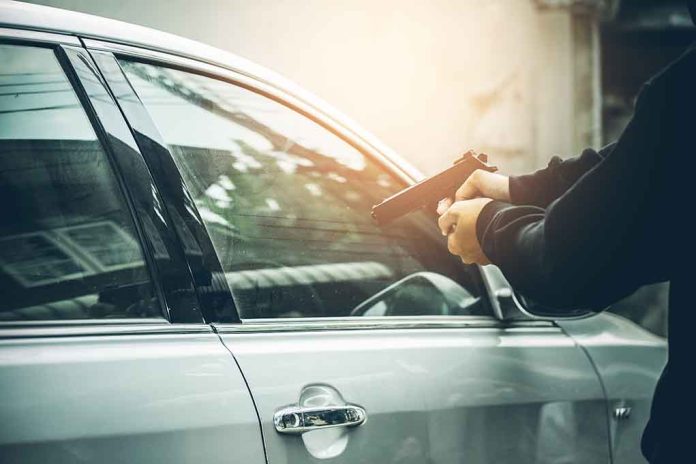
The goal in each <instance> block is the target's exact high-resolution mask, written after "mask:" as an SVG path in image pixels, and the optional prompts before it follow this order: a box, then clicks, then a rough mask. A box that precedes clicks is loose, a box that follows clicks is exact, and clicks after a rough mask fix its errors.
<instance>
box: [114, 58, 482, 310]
mask: <svg viewBox="0 0 696 464" xmlns="http://www.w3.org/2000/svg"><path fill="white" fill-rule="evenodd" d="M121 65H122V67H123V69H124V71H125V73H126V75H127V77H128V79H129V81H130V82H131V85H132V86H133V87H134V89H135V90H136V93H137V94H138V96H139V98H140V99H141V100H142V102H143V103H144V105H145V107H146V108H147V110H148V112H149V113H150V116H151V117H152V119H153V120H154V122H155V124H156V126H157V127H158V129H159V131H160V133H161V134H162V136H163V138H164V141H165V142H166V144H167V145H168V146H169V148H170V150H171V152H172V154H173V156H174V159H175V162H176V164H177V166H178V167H179V169H180V170H181V172H182V176H183V178H184V180H185V181H186V184H187V186H188V188H189V190H190V191H191V194H192V195H193V197H194V199H195V202H196V205H197V207H198V210H199V212H200V215H201V217H202V219H203V221H204V222H205V225H206V227H207V229H208V231H209V233H210V235H211V238H212V241H213V244H214V246H215V249H216V252H217V254H218V256H219V258H220V261H221V264H222V268H223V270H224V271H225V276H226V278H227V281H228V282H229V284H230V287H231V289H232V292H233V296H234V297H235V301H236V303H237V306H238V310H239V312H240V315H241V317H243V318H247V319H249V318H277V317H346V316H356V317H365V316H421V315H442V316H451V315H482V314H487V313H488V307H487V305H486V302H485V301H484V300H483V297H482V294H483V293H482V291H481V286H480V278H479V274H478V270H477V268H476V267H467V266H464V265H463V264H462V263H461V262H460V261H459V260H458V259H456V258H454V257H452V256H451V255H449V253H448V252H447V249H446V246H445V243H444V239H443V237H442V236H441V235H440V234H439V231H438V230H437V227H436V225H435V223H434V221H433V218H432V217H431V216H429V215H427V214H425V213H418V214H414V215H412V216H410V217H408V218H404V219H402V220H400V221H397V222H395V223H394V224H392V225H390V226H388V227H384V228H380V227H378V226H376V225H375V224H374V223H373V221H372V220H371V218H370V214H369V213H370V209H371V206H372V205H373V204H375V203H376V202H378V201H380V200H381V199H383V198H385V197H387V196H389V195H391V194H392V193H394V192H396V191H398V190H399V189H401V188H403V187H404V186H405V184H404V182H403V181H401V180H399V179H398V178H397V177H396V176H395V175H393V174H392V173H390V172H389V171H388V170H387V169H385V168H384V167H383V166H381V165H379V164H378V163H376V162H374V161H373V160H371V159H370V158H369V157H367V156H365V155H364V154H362V153H361V152H359V151H358V150H356V149H355V148H353V146H351V145H349V144H348V143H346V142H345V141H343V140H342V139H340V138H339V137H337V136H336V135H334V134H333V133H331V132H330V131H328V130H326V129H325V128H323V127H322V126H320V125H318V124H317V123H315V122H314V121H312V120H310V119H308V118H306V117H305V116H303V115H301V114H299V113H297V112H295V111H293V110H291V109H289V108H288V107H286V106H284V105H282V104H280V103H278V102H276V101H274V100H272V99H269V98H267V97H264V96H262V95H259V94H257V93H254V92H252V91H250V90H247V89H244V88H241V87H239V86H236V85H234V84H231V83H228V82H223V81H220V80H216V79H212V78H209V77H204V76H200V75H197V74H193V73H188V72H184V71H180V70H173V69H168V68H164V67H158V66H154V65H150V64H144V63H137V62H130V61H122V62H121Z"/></svg>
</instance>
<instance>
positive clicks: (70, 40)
mask: <svg viewBox="0 0 696 464" xmlns="http://www.w3.org/2000/svg"><path fill="white" fill-rule="evenodd" d="M0 44H7V45H16V46H25V47H35V48H43V49H47V50H50V51H51V52H53V54H54V56H55V58H56V61H57V63H58V65H59V67H60V69H61V71H62V72H63V75H64V77H65V78H66V79H67V81H68V83H69V85H70V86H71V88H72V90H73V91H74V93H75V96H76V98H77V99H78V101H79V104H80V105H81V107H82V109H83V111H84V112H85V116H86V118H87V120H88V121H89V124H90V126H91V127H92V130H93V131H94V133H95V138H96V140H97V141H98V142H99V144H100V146H101V148H102V150H103V152H104V156H105V157H106V159H107V162H108V164H109V167H110V169H111V172H112V174H113V175H114V178H115V181H116V184H117V189H118V191H119V194H120V195H121V201H123V203H124V205H125V209H124V213H125V214H126V215H128V217H129V218H130V220H131V221H132V224H133V227H134V229H135V233H136V236H135V239H136V240H137V241H138V245H139V247H140V250H141V252H142V254H143V260H144V262H145V268H146V272H147V276H148V279H149V281H150V284H151V286H152V293H153V295H152V296H153V297H155V298H156V299H157V304H158V307H159V313H160V314H161V317H151V318H119V319H98V318H94V319H74V320H72V319H70V320H69V319H66V320H61V319H52V320H36V321H2V322H0V338H6V337H10V338H12V337H17V336H20V337H25V336H48V335H52V334H55V335H64V334H65V333H66V332H65V331H66V330H67V331H68V333H70V334H73V333H74V334H78V333H95V334H101V333H124V334H127V333H156V332H160V331H166V332H171V331H172V330H173V331H181V330H184V331H189V330H194V331H199V330H201V328H202V327H203V328H205V329H206V331H209V327H207V326H204V325H203V323H204V321H203V319H202V317H201V315H200V312H199V311H198V304H197V301H196V302H195V304H194V305H193V306H190V305H187V309H188V310H186V311H182V310H181V308H172V306H171V301H172V299H171V294H172V293H173V292H172V291H171V290H166V289H164V288H163V284H162V275H161V272H160V271H159V269H158V266H157V265H156V264H155V258H154V250H153V246H152V239H153V237H152V235H153V234H152V233H150V232H146V231H145V230H144V227H143V225H142V223H141V218H140V217H139V215H138V212H140V213H141V214H142V212H143V208H142V203H143V202H142V198H138V197H137V195H136V194H135V190H136V189H134V188H132V187H133V184H134V183H136V180H135V179H137V177H135V176H133V175H129V174H133V173H134V172H133V171H135V170H138V171H139V173H140V174H143V173H145V174H146V177H148V178H150V179H151V177H150V176H149V173H147V172H146V171H147V168H146V166H145V164H144V162H143V161H142V154H141V153H140V152H139V151H138V150H137V149H135V148H134V147H135V143H134V142H132V140H131V141H129V140H127V138H128V135H130V130H129V127H128V125H127V123H126V121H125V119H124V118H123V116H122V115H121V114H120V112H119V110H118V106H117V105H116V103H115V101H114V100H113V97H112V95H111V93H110V90H109V89H108V88H107V86H106V85H105V83H104V81H103V79H101V78H100V77H99V76H98V74H97V72H96V69H95V67H94V64H93V63H92V62H91V58H90V56H89V54H88V52H87V50H86V49H85V48H84V47H83V46H82V43H81V41H80V39H79V38H78V37H75V36H70V35H64V34H58V33H52V32H42V31H33V30H25V29H12V28H4V27H0ZM78 61H79V62H80V63H79V64H80V65H81V66H82V65H84V66H85V67H86V68H87V69H89V72H90V76H91V77H94V78H96V79H90V82H86V81H87V79H86V78H85V76H80V73H79V72H78V70H77V69H76V67H75V65H76V63H78ZM88 86H91V88H92V90H95V89H97V90H99V91H101V92H102V93H103V94H104V95H106V96H107V97H108V98H109V99H110V101H105V102H104V103H107V104H109V103H110V104H111V105H113V106H114V108H116V112H117V113H118V117H115V118H104V117H102V116H103V115H100V114H99V111H97V109H96V108H95V104H94V103H95V102H94V95H91V94H90V92H89V90H88ZM124 130H125V133H124ZM124 134H127V135H124ZM139 161H140V162H139ZM143 169H144V170H145V171H143ZM126 179H129V180H128V182H127V181H126ZM129 184H130V185H129ZM140 187H143V185H140ZM146 187H147V189H148V192H151V193H152V195H157V193H156V191H155V190H150V189H155V185H154V182H150V184H148V185H147V186H146ZM158 229H159V230H158V231H157V232H158V238H159V239H160V240H161V239H163V238H164V239H165V241H166V246H167V251H169V252H170V255H171V252H172V245H174V244H176V245H177V246H178V243H179V242H178V239H177V238H176V235H175V234H174V232H173V231H171V230H166V228H158ZM163 234H166V236H165V235H163ZM182 265H185V262H184V261H183V260H181V262H179V263H178V267H175V268H174V269H178V270H177V271H176V272H178V273H179V274H182V272H183V273H184V274H185V275H184V277H185V282H183V283H180V287H182V288H180V289H178V291H180V292H181V291H185V287H187V283H188V287H191V292H192V287H193V286H192V283H191V278H190V274H186V272H188V269H187V268H185V267H184V268H182V267H181V266H182ZM174 309H179V311H174ZM173 323H177V324H178V325H176V326H174V325H173ZM173 327H177V328H175V329H173Z"/></svg>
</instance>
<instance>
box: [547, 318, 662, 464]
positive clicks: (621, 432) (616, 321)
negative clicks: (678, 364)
mask: <svg viewBox="0 0 696 464" xmlns="http://www.w3.org/2000/svg"><path fill="white" fill-rule="evenodd" d="M558 325H559V326H560V327H562V328H563V330H564V331H565V332H566V333H568V334H569V335H570V336H571V337H573V339H575V340H576V341H577V342H578V343H579V344H580V345H581V346H582V347H583V348H584V349H585V350H586V351H587V354H588V355H589V356H590V357H591V359H592V362H593V364H594V365H595V367H596V369H597V372H598V374H599V375H600V377H601V379H602V383H603V385H604V389H605V391H606V395H607V402H608V403H607V404H608V413H609V421H610V430H611V443H612V453H613V457H614V463H616V464H629V463H638V462H645V459H644V458H643V456H642V455H641V453H640V437H641V436H642V433H643V428H644V427H645V424H646V423H647V422H648V419H649V418H650V405H651V403H652V397H653V393H654V390H655V385H656V384H657V380H658V379H659V376H660V373H661V372H662V368H663V367H664V365H665V363H666V362H667V343H666V340H665V339H663V338H661V337H657V336H655V335H653V334H651V333H649V332H647V331H646V330H644V329H642V328H641V327H639V326H638V325H636V324H635V323H633V322H631V321H629V320H628V319H625V318H623V317H621V316H618V315H616V314H611V313H607V312H605V313H602V314H598V315H597V316H594V317H591V318H588V319H584V320H577V321H560V322H558ZM619 408H630V414H629V415H628V417H622V416H621V415H620V414H619V412H618V409H619Z"/></svg>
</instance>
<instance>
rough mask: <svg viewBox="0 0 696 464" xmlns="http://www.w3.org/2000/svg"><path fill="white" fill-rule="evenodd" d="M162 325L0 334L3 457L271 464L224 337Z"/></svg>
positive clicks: (13, 459)
mask: <svg viewBox="0 0 696 464" xmlns="http://www.w3.org/2000/svg"><path fill="white" fill-rule="evenodd" d="M162 329H163V330H164V331H165V333H156V332H157V330H158V329H153V328H152V327H150V328H149V329H148V330H149V331H150V332H155V333H150V334H130V335H127V334H123V333H122V334H120V335H110V336H109V335H82V336H80V335H77V334H75V332H78V333H79V331H80V330H82V331H83V332H86V333H89V329H88V328H87V329H85V328H82V329H79V328H76V329H73V335H72V336H70V337H56V336H53V337H39V338H27V337H23V338H15V339H3V340H0V372H1V373H2V375H0V392H1V393H0V417H2V421H1V422H0V461H2V462H3V463H12V462H17V463H20V462H21V463H32V462H36V463H45V462H54V463H59V462H102V463H123V462H131V463H135V462H147V463H156V462H161V463H175V462H181V463H184V462H192V461H197V462H229V457H230V456H234V457H235V458H236V459H238V462H245V463H259V464H261V463H264V462H265V459H264V452H263V447H262V440H261V436H260V430H259V427H258V421H257V416H256V412H255V410H254V406H253V403H252V401H251V398H250V396H249V392H248V390H247V387H246V385H245V383H244V379H243V378H242V376H241V375H240V373H239V370H238V369H237V366H236V365H235V363H234V360H233V359H232V358H231V357H230V354H229V352H228V351H227V350H226V349H225V348H224V347H223V346H222V344H221V343H220V341H219V339H218V337H217V336H216V335H215V334H213V333H212V332H211V331H208V333H191V334H186V333H179V334H176V333H166V332H167V331H169V330H171V329H170V328H169V327H166V325H165V327H163V328H162ZM16 332H17V331H15V333H16ZM25 334H26V331H25Z"/></svg>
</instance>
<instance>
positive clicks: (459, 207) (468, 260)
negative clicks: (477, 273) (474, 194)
mask: <svg viewBox="0 0 696 464" xmlns="http://www.w3.org/2000/svg"><path fill="white" fill-rule="evenodd" d="M491 201H493V200H492V199H491V198H474V199H472V200H463V201H457V202H455V203H453V204H452V205H451V206H450V207H449V208H447V209H446V210H445V211H444V212H443V213H442V215H441V216H440V218H439V219H438V221H437V223H438V226H439V227H440V231H441V232H442V235H446V236H447V248H448V249H449V251H450V253H452V254H453V255H457V256H459V257H460V258H461V259H462V261H463V262H464V263H465V264H473V263H476V264H481V265H485V264H490V261H489V260H488V258H487V257H486V255H485V254H484V253H483V250H482V249H481V244H480V243H479V241H478V236H477V235H476V221H477V220H478V217H479V214H481V210H482V209H483V207H484V206H486V204H488V203H489V202H491ZM438 211H439V207H438Z"/></svg>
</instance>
